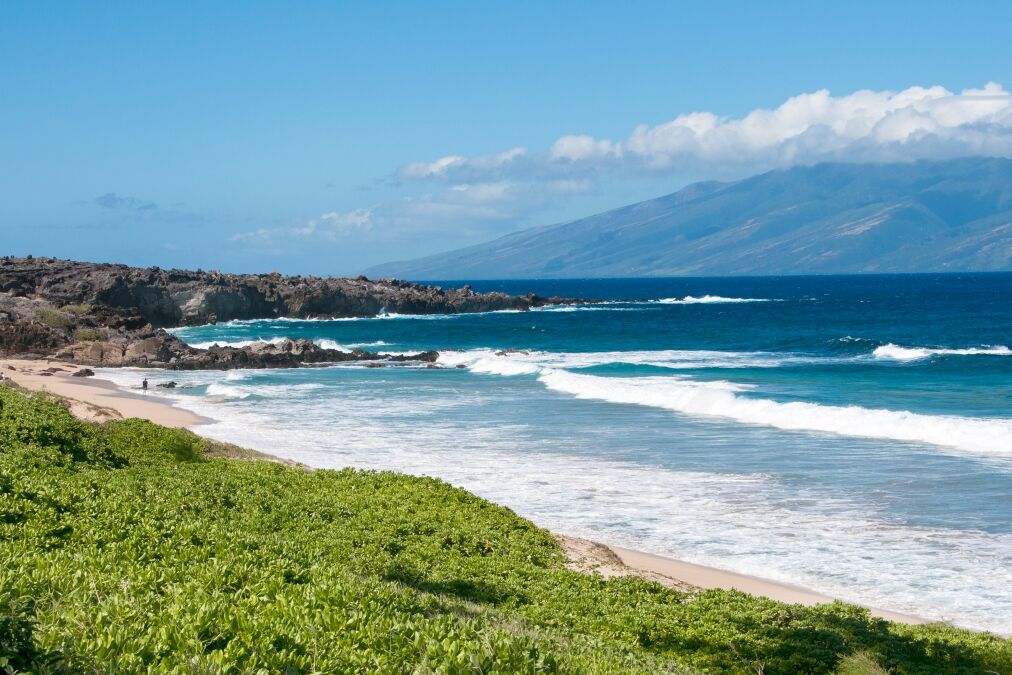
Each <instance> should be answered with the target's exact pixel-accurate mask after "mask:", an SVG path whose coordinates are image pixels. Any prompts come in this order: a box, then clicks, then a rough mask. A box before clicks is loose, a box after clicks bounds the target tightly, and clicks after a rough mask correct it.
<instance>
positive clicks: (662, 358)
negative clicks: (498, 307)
mask: <svg viewBox="0 0 1012 675" xmlns="http://www.w3.org/2000/svg"><path fill="white" fill-rule="evenodd" d="M840 360H841V359H840V358H838V357H816V356H807V355H803V354H790V353H782V352H726V351H712V350H692V349H686V350H678V349H666V350H644V351H612V352H541V351H514V352H503V351H501V350H494V349H471V350H465V351H442V352H440V355H439V363H440V364H442V365H445V366H450V367H454V366H458V365H464V366H467V367H468V368H469V369H471V370H472V371H475V372H482V373H491V374H500V375H506V374H509V375H523V374H533V373H535V372H537V371H538V369H540V368H543V367H548V368H592V367H595V366H605V365H612V364H628V365H640V366H654V367H657V368H669V369H674V370H690V369H701V368H776V367H780V366H784V365H791V364H804V363H816V362H818V363H822V362H835V361H840ZM845 360H849V359H845ZM520 366H523V367H520Z"/></svg>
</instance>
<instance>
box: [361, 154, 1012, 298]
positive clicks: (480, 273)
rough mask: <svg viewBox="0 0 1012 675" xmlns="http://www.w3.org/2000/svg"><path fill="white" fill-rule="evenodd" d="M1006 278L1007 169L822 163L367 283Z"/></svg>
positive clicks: (533, 234) (386, 269) (971, 161)
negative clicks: (898, 275)
mask: <svg viewBox="0 0 1012 675" xmlns="http://www.w3.org/2000/svg"><path fill="white" fill-rule="evenodd" d="M997 270H1012V160H1010V159H997V158H967V159H956V160H948V161H920V162H915V163H904V164H820V165H816V166H806V167H795V168H791V169H785V170H780V171H771V172H769V173H764V174H761V175H757V176H753V177H751V178H746V179H744V180H741V181H737V182H733V183H716V182H707V183H697V184H694V185H690V186H688V187H686V188H685V189H683V190H680V191H679V192H675V193H674V194H670V195H666V196H664V197H659V198H657V199H651V200H648V201H644V202H640V203H638V204H632V205H630V206H624V207H622V208H619V209H615V210H613V211H607V212H605V213H600V214H598V215H594V216H590V217H588V218H582V219H580V220H575V221H572V222H569V223H563V224H558V225H549V226H545V227H538V228H533V229H528V230H522V231H520V232H515V233H513V234H509V235H506V236H504V237H501V238H499V239H496V240H494V241H491V242H488V243H486V244H479V245H477V246H471V247H468V248H463V249H459V250H456V251H450V252H448V253H443V254H439V255H434V256H429V257H426V258H421V259H417V260H410V261H404V262H394V263H388V264H384V265H379V266H377V267H374V268H371V269H370V270H368V273H369V274H371V275H373V276H376V275H384V276H397V277H401V278H409V279H504V278H531V279H534V278H567V277H568V278H584V277H619V276H621V277H635V276H688V275H692V276H706V275H714V276H719V275H774V274H849V273H882V272H946V271H997Z"/></svg>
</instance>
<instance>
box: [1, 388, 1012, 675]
mask: <svg viewBox="0 0 1012 675" xmlns="http://www.w3.org/2000/svg"><path fill="white" fill-rule="evenodd" d="M206 450H207V448H206V441H204V440H203V439H201V438H199V437H197V436H194V435H192V434H190V433H188V432H185V431H178V430H170V429H166V428H163V427H159V426H156V425H153V424H150V423H147V422H142V421H139V420H126V421H117V422H109V423H106V424H104V425H95V424H88V423H84V422H80V421H78V420H76V419H75V418H73V417H72V416H71V415H70V414H69V413H68V412H67V411H66V410H65V409H64V408H63V407H62V406H61V405H59V404H58V403H56V402H53V401H49V400H46V399H44V398H41V397H38V396H35V397H28V396H26V395H24V394H22V393H20V392H18V391H15V390H13V389H11V388H8V387H2V386H0V561H2V563H3V565H2V567H0V672H2V671H3V670H6V671H8V672H16V671H36V672H180V673H183V672H185V673H193V672H258V671H259V672H265V673H277V672H288V673H312V672H326V673H345V672H348V673H353V672H361V673H367V672H368V673H372V672H380V673H388V672H389V673H411V672H445V673H489V672H510V673H514V672H518V673H537V672H573V673H576V672H580V673H582V672H644V673H647V672H649V673H656V672H698V671H707V672H742V673H747V672H748V673H756V672H765V673H795V672H834V671H835V670H837V669H840V671H841V672H848V673H857V672H882V669H885V670H887V671H892V672H899V673H931V672H938V673H943V672H944V673H948V672H965V673H982V672H988V671H992V672H999V673H1001V672H1008V671H1007V669H1008V664H1009V663H1012V649H1010V647H1009V643H1008V642H1007V641H1005V640H1003V639H1001V638H997V637H994V636H990V635H985V634H979V633H971V632H967V631H961V630H956V629H952V628H947V627H943V626H921V627H911V626H900V625H895V624H889V623H887V622H884V621H880V620H876V619H872V618H870V617H869V616H868V614H867V612H866V611H864V610H862V609H860V608H857V607H854V606H851V605H846V604H843V603H834V604H832V605H824V606H821V607H817V608H805V607H800V606H790V605H784V604H780V603H776V602H772V601H769V600H764V599H760V598H754V597H751V596H747V595H744V594H741V593H736V592H725V591H708V592H703V593H698V594H685V593H680V592H677V591H673V590H670V589H666V588H663V587H661V586H659V585H657V584H653V583H649V582H645V581H640V580H636V579H616V580H610V581H606V580H603V579H600V578H597V577H591V576H587V575H583V574H580V573H577V572H572V571H569V570H567V569H565V567H564V560H563V556H562V553H561V551H560V550H559V548H558V546H557V545H556V543H555V542H554V540H553V539H552V537H551V535H550V534H549V533H548V532H546V531H544V530H541V529H539V528H537V527H535V526H534V525H533V524H532V523H530V522H529V521H527V520H524V519H522V518H520V517H518V516H516V515H515V514H513V513H512V512H511V511H509V510H508V509H504V508H502V507H498V506H496V505H494V504H491V503H488V502H486V501H484V500H481V499H479V498H477V497H475V496H473V495H471V494H469V493H467V492H465V491H463V490H459V489H456V488H453V487H451V486H449V485H446V484H445V483H442V482H440V481H437V480H432V479H427V478H414V477H410V476H402V475H398V474H394V473H384V472H380V473H377V472H364V471H353V470H345V471H336V472H335V471H313V472H307V471H303V470H300V469H298V468H292V467H287V466H282V465H279V464H273V463H269V462H262V461H234V460H228V459H207V457H206Z"/></svg>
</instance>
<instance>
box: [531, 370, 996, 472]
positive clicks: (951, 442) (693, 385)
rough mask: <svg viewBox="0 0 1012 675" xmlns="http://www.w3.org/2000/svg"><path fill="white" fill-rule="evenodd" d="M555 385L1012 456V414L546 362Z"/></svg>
mask: <svg viewBox="0 0 1012 675" xmlns="http://www.w3.org/2000/svg"><path fill="white" fill-rule="evenodd" d="M538 379H539V380H540V381H541V382H542V383H543V384H544V385H545V386H547V387H548V388H549V389H551V390H553V391H560V392H563V393H567V394H571V395H573V396H575V397H577V398H583V399H597V400H602V401H610V402H612V403H627V404H636V405H644V406H650V407H654V408H663V409H666V410H672V411H674V412H679V413H684V414H688V415H694V416H703V417H717V418H724V419H732V420H735V421H737V422H742V423H745V424H755V425H759V426H768V427H775V428H777V429H785V430H789V431H810V432H823V433H832V434H837V435H841V436H852V437H860V438H880V439H886V440H895V441H908V442H920V443H928V444H931V445H938V446H945V447H952V448H956V449H959V450H964V451H967V452H972V453H979V454H985V455H999V456H1012V446H1010V445H1009V442H1008V439H1009V438H1010V437H1012V421H1010V420H1002V419H987V418H968V417H957V416H947V415H923V414H918V413H911V412H906V411H896V410H884V409H872V408H862V407H859V406H830V405H821V404H816V403H807V402H790V403H781V402H778V401H773V400H769V399H762V398H750V397H744V396H739V395H737V394H736V393H735V390H734V389H733V388H731V387H728V386H726V385H727V384H728V383H712V382H702V381H697V380H687V379H684V378H675V377H663V378H655V377H637V378H618V377H598V376H595V375H586V374H581V373H570V372H567V371H564V370H555V369H550V368H549V369H543V370H542V371H541V373H540V374H539V376H538Z"/></svg>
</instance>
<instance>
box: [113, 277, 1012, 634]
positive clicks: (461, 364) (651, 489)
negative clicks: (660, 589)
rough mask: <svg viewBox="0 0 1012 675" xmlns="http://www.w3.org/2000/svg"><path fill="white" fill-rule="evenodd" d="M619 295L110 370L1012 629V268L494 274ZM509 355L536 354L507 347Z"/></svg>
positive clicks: (308, 324) (756, 567)
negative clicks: (246, 359)
mask: <svg viewBox="0 0 1012 675" xmlns="http://www.w3.org/2000/svg"><path fill="white" fill-rule="evenodd" d="M472 285H473V286H474V287H475V288H476V289H478V290H492V289H495V290H505V291H508V292H528V291H535V292H538V293H541V294H560V295H566V296H569V297H584V298H594V299H602V300H607V301H609V302H608V303H607V304H599V305H592V306H580V305H576V306H561V307H552V308H547V309H543V310H538V311H531V312H495V313H488V314H479V315H457V316H447V315H439V316H426V317H405V316H396V315H393V316H390V315H387V316H384V317H377V318H370V319H357V320H334V321H292V320H276V321H251V322H231V323H228V324H220V325H214V326H202V327H196V328H187V329H182V330H179V331H177V334H178V335H179V337H181V338H182V339H184V340H186V341H187V342H189V343H191V344H198V345H206V344H210V343H213V342H217V343H219V344H240V343H242V342H244V341H249V340H271V339H282V338H284V337H295V338H308V339H311V340H314V341H316V342H318V343H319V344H322V345H325V346H330V347H334V346H342V347H346V348H356V347H360V348H364V349H370V350H377V351H384V352H415V351H421V350H428V349H435V350H438V351H440V352H441V357H440V361H439V363H440V365H442V366H444V367H443V368H440V369H430V368H425V367H424V365H422V364H407V365H405V366H391V367H386V368H365V367H362V366H359V365H354V364H351V365H340V366H334V367H328V368H313V369H299V370H288V371H232V372H228V373H221V372H196V373H166V372H157V371H151V372H147V373H144V372H137V371H105V373H104V374H105V375H106V376H108V377H110V378H111V379H114V380H116V381H118V382H120V383H123V384H127V385H135V384H136V383H137V382H139V380H140V378H141V376H142V375H143V374H147V376H148V377H149V379H151V380H152V383H157V382H161V381H165V380H168V379H173V380H175V381H177V382H178V383H180V385H181V387H180V388H178V389H176V390H172V391H171V392H162V391H158V393H157V394H156V395H163V396H168V397H170V398H172V399H174V401H175V402H177V403H178V404H180V405H183V406H185V407H187V408H190V409H193V410H195V411H197V412H199V413H201V414H203V415H205V416H208V417H210V418H212V419H213V420H215V421H214V422H213V423H211V424H209V425H208V426H206V427H205V428H204V429H203V431H202V433H207V434H208V435H211V436H215V437H219V438H222V439H224V440H229V441H233V442H236V443H240V444H243V445H247V446H252V447H256V448H260V449H263V450H267V451H270V452H274V453H276V454H281V455H284V456H287V457H291V458H293V459H297V460H299V461H303V462H306V463H307V464H311V465H314V466H319V467H340V466H348V465H351V466H359V467H371V468H383V469H394V470H398V471H404V472H408V473H415V474H427V475H433V476H438V477H441V478H444V479H446V480H448V481H450V482H452V483H454V484H457V485H460V486H463V487H465V488H467V489H469V490H472V491H474V492H476V493H478V494H480V495H482V496H485V497H488V498H489V499H492V500H494V501H496V502H499V503H503V504H506V505H508V506H510V507H511V508H513V509H514V510H516V511H517V512H519V513H521V514H522V515H525V516H527V517H530V518H532V519H533V520H534V521H535V522H537V523H539V524H541V525H544V526H545V527H549V528H551V529H554V530H557V531H560V532H565V533H569V534H574V535H582V536H587V537H592V538H595V539H599V540H602V541H606V542H609V543H615V544H620V545H626V546H631V547H635V548H640V549H643V550H647V551H652V552H655V553H658V554H662V555H669V556H674V557H678V558H681V559H685V560H690V561H694V562H699V563H702V564H708V565H713V566H716V567H721V568H724V569H729V570H733V571H738V572H744V573H750V574H755V575H758V576H763V577H767V578H772V579H777V580H781V581H786V582H791V583H795V584H798V585H802V586H806V587H809V588H812V589H815V590H819V591H822V592H824V593H827V594H832V595H836V596H839V597H843V598H846V599H850V600H853V601H855V602H861V603H865V604H869V605H875V606H878V607H882V608H886V609H892V610H896V611H903V612H909V613H914V614H920V615H922V616H926V617H929V618H933V619H944V620H949V621H952V622H954V623H957V624H959V625H965V626H969V627H976V628H985V629H990V630H996V631H1001V632H1006V633H1007V632H1012V350H1010V349H1009V345H1012V300H1010V298H1012V275H965V276H958V275H945V276H905V277H887V276H880V277H815V278H780V279H778V278H763V279H656V280H607V281H601V280H597V281H529V282H473V283H472ZM503 350H521V351H517V352H507V353H498V352H502V351H503Z"/></svg>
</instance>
